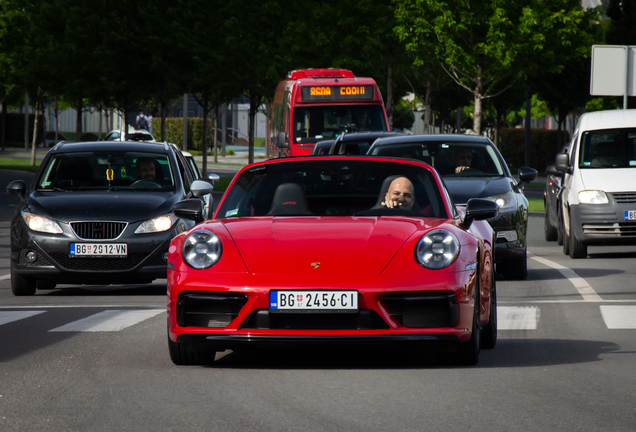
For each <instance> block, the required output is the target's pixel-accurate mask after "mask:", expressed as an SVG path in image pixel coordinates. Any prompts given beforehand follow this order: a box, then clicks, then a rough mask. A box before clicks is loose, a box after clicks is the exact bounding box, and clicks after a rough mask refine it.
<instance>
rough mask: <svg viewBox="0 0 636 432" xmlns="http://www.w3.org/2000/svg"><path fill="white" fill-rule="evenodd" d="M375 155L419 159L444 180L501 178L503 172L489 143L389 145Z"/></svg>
mask: <svg viewBox="0 0 636 432" xmlns="http://www.w3.org/2000/svg"><path fill="white" fill-rule="evenodd" d="M372 155H373V156H394V157H404V158H410V159H418V160H421V161H424V162H426V163H427V164H429V165H431V166H434V167H435V169H436V170H437V171H438V172H439V174H440V175H441V176H442V177H501V176H503V175H504V170H503V167H502V165H501V162H500V160H499V158H498V157H497V153H496V152H495V150H494V148H493V147H492V146H490V145H489V144H486V143H474V142H447V141H424V142H403V143H390V144H389V143H387V144H382V145H378V146H376V147H374V148H373V150H372Z"/></svg>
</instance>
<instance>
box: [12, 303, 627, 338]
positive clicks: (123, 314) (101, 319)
mask: <svg viewBox="0 0 636 432" xmlns="http://www.w3.org/2000/svg"><path fill="white" fill-rule="evenodd" d="M58 310H59V309H58ZM599 311H600V315H601V316H602V318H603V322H604V324H605V327H606V328H607V329H609V330H624V329H636V305H619V306H614V305H602V306H599ZM47 312H51V311H50V310H49V311H47V310H46V309H44V310H19V311H14V310H0V326H2V325H4V324H9V323H14V322H17V321H21V320H26V319H30V318H34V317H36V316H40V317H46V315H44V314H46V313H47ZM162 313H163V314H165V313H166V311H165V309H107V310H103V311H101V312H97V313H91V314H89V315H88V316H86V317H84V318H80V319H77V320H73V321H71V322H68V323H66V324H64V325H62V326H55V327H53V328H49V329H46V331H47V332H54V333H60V332H118V331H121V330H124V329H126V328H128V327H131V326H134V325H136V324H139V323H141V322H143V321H146V320H148V319H150V318H153V317H155V316H157V315H159V314H162ZM540 318H541V307H540V306H498V307H497V321H498V328H499V330H537V328H538V327H539V323H540Z"/></svg>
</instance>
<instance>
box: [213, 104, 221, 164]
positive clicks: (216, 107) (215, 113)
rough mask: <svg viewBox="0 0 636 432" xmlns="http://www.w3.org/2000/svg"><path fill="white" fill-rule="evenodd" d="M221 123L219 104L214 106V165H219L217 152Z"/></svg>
mask: <svg viewBox="0 0 636 432" xmlns="http://www.w3.org/2000/svg"><path fill="white" fill-rule="evenodd" d="M218 121H219V104H216V105H214V123H213V126H214V127H213V128H212V134H213V135H214V163H218V158H217V151H216V132H217V130H216V129H217V127H218V125H217V123H218Z"/></svg>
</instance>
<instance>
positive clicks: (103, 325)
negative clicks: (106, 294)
mask: <svg viewBox="0 0 636 432" xmlns="http://www.w3.org/2000/svg"><path fill="white" fill-rule="evenodd" d="M163 312H165V310H164V309H150V310H107V311H103V312H100V313H97V314H95V315H91V316H89V317H86V318H84V319H81V320H78V321H73V322H71V323H68V324H65V325H63V326H62V327H57V328H54V329H53V330H49V331H51V332H102V331H103V332H106V331H120V330H123V329H125V328H126V327H130V326H132V325H135V324H137V323H139V322H141V321H144V320H146V319H148V318H152V317H153V316H155V315H158V314H160V313H163Z"/></svg>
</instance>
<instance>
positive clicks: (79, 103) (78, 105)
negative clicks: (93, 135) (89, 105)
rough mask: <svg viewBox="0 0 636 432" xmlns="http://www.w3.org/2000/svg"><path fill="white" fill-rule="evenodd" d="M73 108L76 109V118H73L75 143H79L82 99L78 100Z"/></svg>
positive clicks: (82, 107)
mask: <svg viewBox="0 0 636 432" xmlns="http://www.w3.org/2000/svg"><path fill="white" fill-rule="evenodd" d="M75 108H76V109H77V116H76V117H75V142H79V141H80V136H82V111H83V110H84V100H83V99H82V98H79V100H78V101H77V103H76V104H75Z"/></svg>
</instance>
